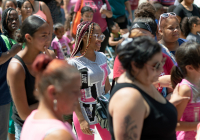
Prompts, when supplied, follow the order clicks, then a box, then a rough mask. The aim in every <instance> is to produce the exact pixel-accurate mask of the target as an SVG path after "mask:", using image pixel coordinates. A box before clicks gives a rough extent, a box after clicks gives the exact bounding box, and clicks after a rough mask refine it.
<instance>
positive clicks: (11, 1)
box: [2, 0, 17, 11]
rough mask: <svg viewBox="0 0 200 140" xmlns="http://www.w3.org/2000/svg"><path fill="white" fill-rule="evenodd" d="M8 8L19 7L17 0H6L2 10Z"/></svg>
mask: <svg viewBox="0 0 200 140" xmlns="http://www.w3.org/2000/svg"><path fill="white" fill-rule="evenodd" d="M7 8H14V9H16V8H17V2H16V1H15V0H4V1H3V3H2V10H3V11H4V10H5V9H7Z"/></svg>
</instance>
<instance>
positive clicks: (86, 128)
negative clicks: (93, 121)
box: [80, 120, 92, 135]
mask: <svg viewBox="0 0 200 140" xmlns="http://www.w3.org/2000/svg"><path fill="white" fill-rule="evenodd" d="M80 127H81V130H82V132H83V133H84V134H87V135H92V132H91V130H90V125H89V123H88V122H87V121H86V120H83V121H80Z"/></svg>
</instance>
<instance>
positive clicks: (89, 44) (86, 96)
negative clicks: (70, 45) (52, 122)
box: [69, 22, 111, 140]
mask: <svg viewBox="0 0 200 140" xmlns="http://www.w3.org/2000/svg"><path fill="white" fill-rule="evenodd" d="M104 38H105V35H103V34H102V32H101V28H100V26H99V25H98V24H96V23H94V22H82V23H80V24H79V25H78V27H77V32H76V42H75V48H74V50H73V52H72V54H71V59H70V60H69V64H71V65H73V66H75V67H76V68H77V69H78V70H79V71H80V73H81V78H82V87H81V98H80V99H79V103H80V106H78V107H77V108H76V110H75V112H74V113H73V121H74V125H75V128H76V131H77V135H78V139H79V140H94V135H93V133H92V132H91V129H94V127H95V126H96V128H97V130H98V132H99V134H100V135H101V138H102V139H103V140H109V139H110V138H111V137H110V134H109V131H108V130H107V129H102V128H101V126H100V124H99V123H98V122H97V118H96V116H95V107H96V98H97V97H98V96H100V95H102V94H105V93H108V92H109V90H110V83H109V79H108V75H109V74H110V69H109V67H108V65H107V60H106V56H105V55H104V54H103V53H101V52H97V51H98V50H100V47H101V42H102V41H103V40H104Z"/></svg>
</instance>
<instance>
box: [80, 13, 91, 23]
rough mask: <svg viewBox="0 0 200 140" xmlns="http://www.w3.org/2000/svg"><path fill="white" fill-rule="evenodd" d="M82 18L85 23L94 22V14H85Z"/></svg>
mask: <svg viewBox="0 0 200 140" xmlns="http://www.w3.org/2000/svg"><path fill="white" fill-rule="evenodd" d="M81 18H82V19H83V21H89V22H91V21H92V20H93V12H84V13H83V15H81Z"/></svg>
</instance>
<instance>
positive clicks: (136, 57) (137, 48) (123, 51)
mask: <svg viewBox="0 0 200 140" xmlns="http://www.w3.org/2000/svg"><path fill="white" fill-rule="evenodd" d="M159 52H161V46H160V45H159V44H158V43H157V42H156V41H155V40H153V39H152V38H150V37H148V36H141V37H136V38H134V39H133V41H131V42H129V43H127V44H126V45H122V44H121V45H120V46H119V47H118V48H117V53H118V55H119V57H118V58H119V60H120V62H121V64H122V66H123V68H124V69H125V70H126V72H127V73H128V74H129V75H131V76H132V77H134V76H133V75H132V71H133V70H132V67H131V62H132V61H134V62H135V66H136V67H137V68H139V69H141V68H143V66H144V65H145V63H146V62H147V61H149V60H150V59H151V58H152V57H153V56H154V55H155V54H156V53H159Z"/></svg>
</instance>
